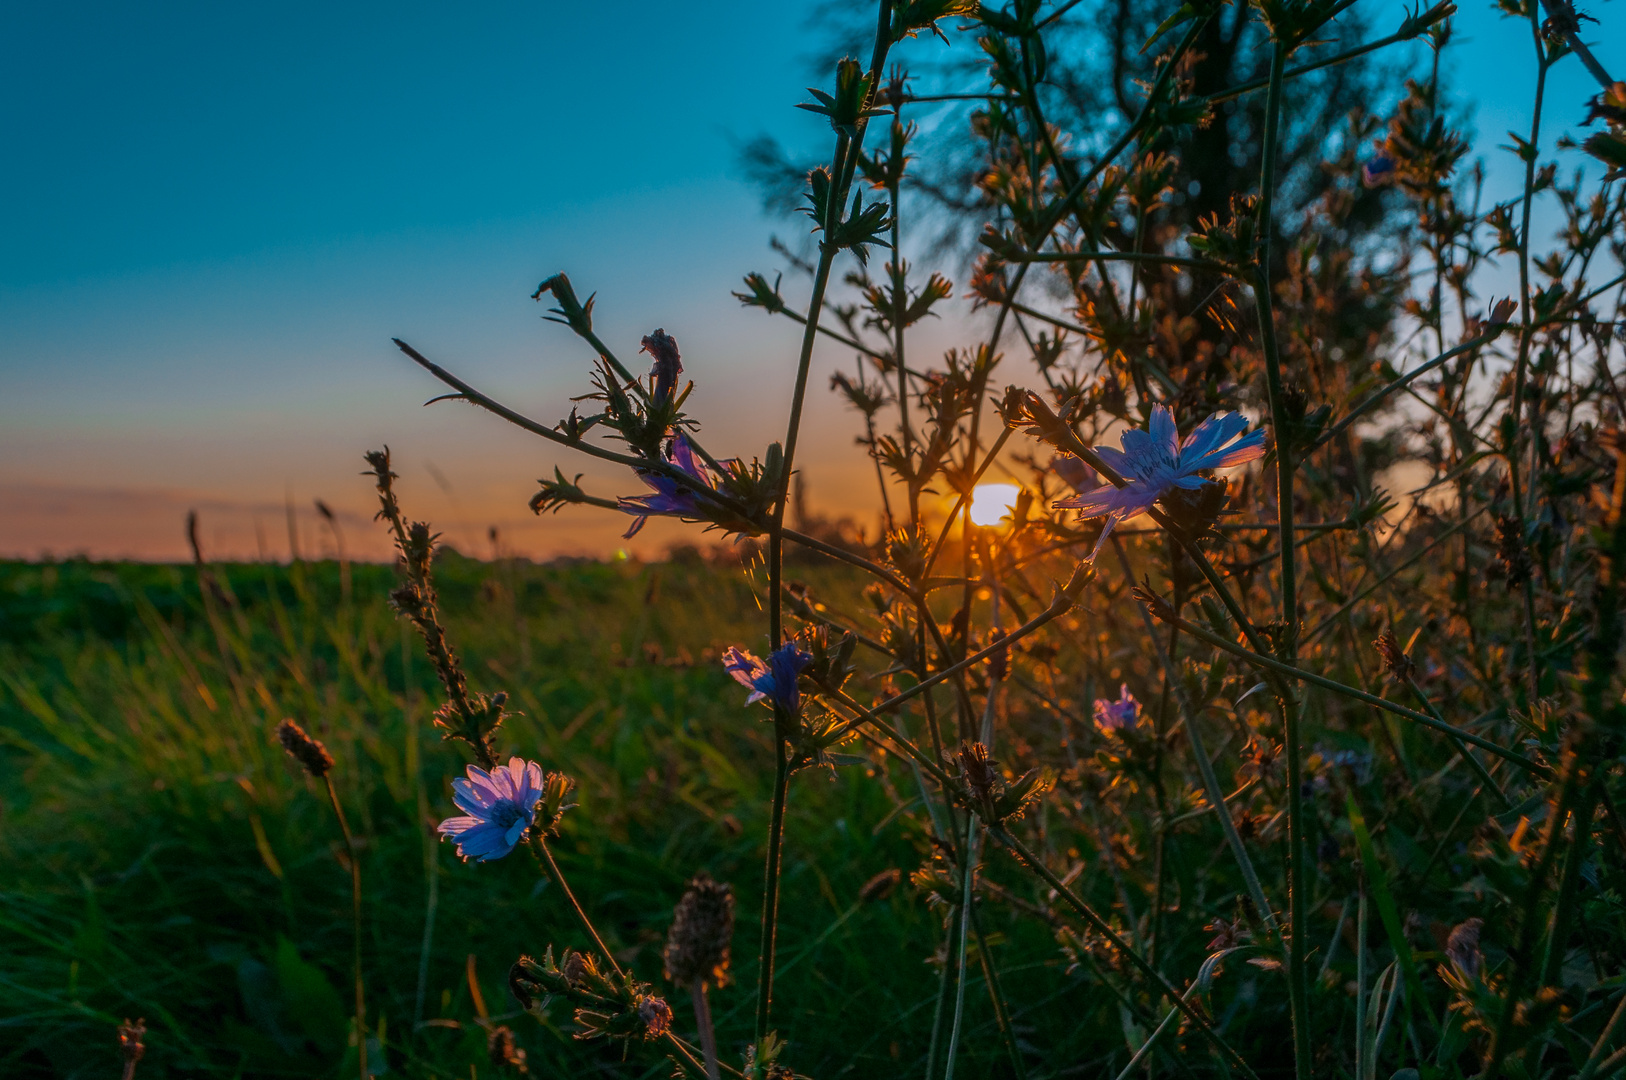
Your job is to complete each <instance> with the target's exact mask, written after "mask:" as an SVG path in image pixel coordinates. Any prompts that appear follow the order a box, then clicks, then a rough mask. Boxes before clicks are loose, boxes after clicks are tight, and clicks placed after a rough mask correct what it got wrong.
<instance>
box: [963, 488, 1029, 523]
mask: <svg viewBox="0 0 1626 1080" xmlns="http://www.w3.org/2000/svg"><path fill="white" fill-rule="evenodd" d="M1021 493H1022V489H1021V488H1019V487H1017V486H1016V485H1015V484H978V485H977V486H976V487H975V488H973V489H972V490H971V523H972V524H973V525H981V526H982V527H983V528H989V527H991V526H994V525H998V524H999V523H1000V521H1001V520H1002V519H1003V518H1004V517H1005V515H1006V514H1007V513H1009V512H1010V509H1011V507H1012V506H1014V505H1015V503H1016V497H1017V496H1018V495H1020V494H1021Z"/></svg>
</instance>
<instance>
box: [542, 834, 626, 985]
mask: <svg viewBox="0 0 1626 1080" xmlns="http://www.w3.org/2000/svg"><path fill="white" fill-rule="evenodd" d="M531 839H532V840H533V841H534V842H535V843H534V845H533V846H534V847H535V849H536V853H537V854H538V855H539V856H540V857H541V859H542V864H543V866H545V867H547V871H548V876H549V877H551V878H553V881H554V883H555V884H556V885H558V886H559V891H560V892H562V893H564V894H565V902H566V903H568V904H569V905H570V910H571V912H572V913H573V914H574V915H575V916H576V923H577V925H579V926H580V927H581V928H582V930H584V931H585V932H586V933H587V936H588V937H589V938H591V939H592V942H593V945H594V947H596V948H597V949H598V951H599V952H600V953H602V954H603V956H604V962H605V963H606V964H609V965H610V970H611V971H613V972H615V974H616V978H618V979H620V980H621V981H622V982H623V983H624V982H626V979H627V976H626V973H625V972H624V971H622V970H621V965H620V964H617V963H616V962H615V957H614V956H613V955H611V953H610V947H609V946H608V945H606V944H604V939H603V938H601V937H599V936H598V931H597V930H596V929H594V927H593V923H592V920H590V919H588V917H587V912H585V911H583V910H582V906H581V904H580V903H578V902H577V900H576V894H575V893H573V892H571V891H570V882H568V881H566V880H565V874H564V871H563V870H560V869H559V864H558V863H556V862H554V861H553V851H552V849H551V848H549V847H548V841H547V838H546V837H544V836H542V835H541V834H540V833H536V834H534V835H533V836H532V838H531Z"/></svg>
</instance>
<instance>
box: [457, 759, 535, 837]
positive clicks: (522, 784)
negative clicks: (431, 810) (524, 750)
mask: <svg viewBox="0 0 1626 1080" xmlns="http://www.w3.org/2000/svg"><path fill="white" fill-rule="evenodd" d="M452 791H453V795H452V801H453V802H455V803H457V805H458V808H459V809H461V810H464V811H466V814H465V815H464V816H461V817H451V818H447V819H446V820H445V821H443V822H441V823H440V834H441V835H442V836H444V837H446V838H447V839H448V840H451V841H452V842H453V843H455V844H456V845H457V853H458V854H459V855H461V856H463V858H465V859H474V860H476V861H478V862H485V861H486V860H488V859H500V858H502V857H503V856H504V855H506V854H508V853H509V852H510V851H513V850H514V845H515V844H517V843H519V841H520V837H522V836H524V835H525V830H526V829H528V828H529V827H530V825H531V821H532V819H533V818H535V816H536V804H537V802H538V801H539V800H540V799H541V798H542V766H540V765H538V764H537V763H536V762H534V761H522V760H520V759H519V758H510V759H509V761H508V764H507V765H498V766H497V767H496V768H495V769H492V770H491V771H490V772H486V771H485V770H484V769H482V768H480V767H479V766H477V765H470V766H469V778H468V779H467V780H465V779H463V778H462V777H458V778H457V779H456V780H453V781H452Z"/></svg>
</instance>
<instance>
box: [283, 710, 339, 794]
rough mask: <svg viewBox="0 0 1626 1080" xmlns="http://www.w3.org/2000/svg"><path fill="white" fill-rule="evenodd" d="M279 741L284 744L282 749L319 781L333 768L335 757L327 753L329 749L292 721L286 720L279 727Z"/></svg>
mask: <svg viewBox="0 0 1626 1080" xmlns="http://www.w3.org/2000/svg"><path fill="white" fill-rule="evenodd" d="M277 739H278V740H279V741H280V742H281V743H282V748H283V749H284V750H286V751H288V753H289V754H291V755H293V757H294V759H295V760H296V761H298V762H299V763H300V764H301V765H303V766H305V771H306V772H308V773H310V774H311V775H312V776H314V777H316V778H317V779H318V780H320V779H321V778H322V777H324V776H326V775H327V774H328V770H329V769H331V768H333V755H332V754H330V753H328V752H327V747H325V746H323V745H322V743H321V741H320V740H317V739H313V738H311V737H310V735H309V734H307V733H306V731H305V729H304V728H302V727H300V726H299V725H298V724H296V723H294V722H293V721H292V720H284V721H283V722H282V723H280V724H278V725H277Z"/></svg>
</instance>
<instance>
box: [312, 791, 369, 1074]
mask: <svg viewBox="0 0 1626 1080" xmlns="http://www.w3.org/2000/svg"><path fill="white" fill-rule="evenodd" d="M322 779H323V780H325V781H326V782H327V798H328V801H329V802H330V803H332V804H333V815H334V816H335V817H337V818H338V819H339V831H340V832H341V833H343V834H344V846H345V849H346V850H347V851H348V852H349V853H350V916H351V922H352V927H351V928H352V930H353V931H354V932H353V933H352V935H351V941H352V952H351V958H350V959H351V970H352V973H353V974H354V976H355V983H356V1060H357V1066H356V1067H357V1069H358V1070H359V1075H360V1078H361V1080H367V999H366V995H365V992H364V990H363V987H362V981H361V855H360V853H359V852H358V851H357V850H356V839H355V837H354V836H352V835H351V834H350V823H349V822H348V821H346V820H345V818H344V807H343V806H341V805H339V792H338V789H337V788H335V787H334V786H333V774H332V773H331V772H329V773H327V774H325V775H324V776H323V777H322Z"/></svg>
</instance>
